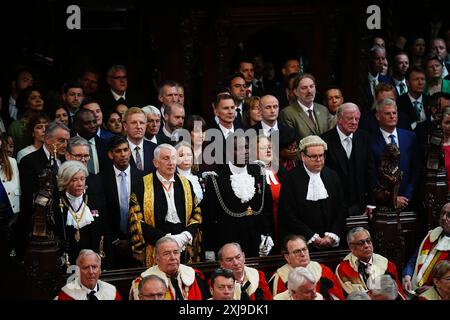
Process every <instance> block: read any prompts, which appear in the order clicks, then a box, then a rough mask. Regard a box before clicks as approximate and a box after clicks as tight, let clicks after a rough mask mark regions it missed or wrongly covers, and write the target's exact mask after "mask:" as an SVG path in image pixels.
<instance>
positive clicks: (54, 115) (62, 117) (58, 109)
mask: <svg viewBox="0 0 450 320" xmlns="http://www.w3.org/2000/svg"><path fill="white" fill-rule="evenodd" d="M50 118H51V120H52V121H54V120H57V121H59V122H62V123H64V124H65V125H66V126H67V127H68V128H69V129H72V118H71V117H70V112H69V109H67V107H66V106H65V105H63V104H59V105H57V106H55V107H54V108H53V110H52V111H51V112H50Z"/></svg>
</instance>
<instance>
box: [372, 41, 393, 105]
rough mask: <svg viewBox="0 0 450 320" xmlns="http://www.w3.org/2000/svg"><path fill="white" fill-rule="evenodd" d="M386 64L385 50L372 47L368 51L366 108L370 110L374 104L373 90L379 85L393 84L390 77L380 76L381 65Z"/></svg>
mask: <svg viewBox="0 0 450 320" xmlns="http://www.w3.org/2000/svg"><path fill="white" fill-rule="evenodd" d="M385 62H386V49H385V48H383V47H381V46H379V45H374V46H373V47H372V48H371V49H370V58H369V73H368V78H367V80H368V84H367V88H366V91H367V99H368V100H367V107H368V108H370V107H371V106H372V104H373V103H374V96H375V88H376V86H377V85H378V84H379V83H387V84H392V85H394V84H393V82H392V78H391V77H390V76H385V75H382V74H381V71H383V64H384V63H385Z"/></svg>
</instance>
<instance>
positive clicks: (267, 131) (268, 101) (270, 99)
mask: <svg viewBox="0 0 450 320" xmlns="http://www.w3.org/2000/svg"><path fill="white" fill-rule="evenodd" d="M259 108H260V109H261V118H262V119H261V122H259V123H257V124H256V125H254V126H253V129H255V130H257V132H258V133H259V130H263V132H264V135H265V136H266V137H269V136H270V135H271V134H272V133H273V132H275V131H278V129H279V127H280V126H281V123H278V113H279V111H280V106H279V104H278V99H277V98H275V97H274V96H272V95H265V96H263V97H261V100H260V101H259Z"/></svg>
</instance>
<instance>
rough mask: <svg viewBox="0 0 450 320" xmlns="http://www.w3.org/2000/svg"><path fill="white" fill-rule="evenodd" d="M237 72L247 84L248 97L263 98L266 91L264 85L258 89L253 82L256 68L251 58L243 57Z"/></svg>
mask: <svg viewBox="0 0 450 320" xmlns="http://www.w3.org/2000/svg"><path fill="white" fill-rule="evenodd" d="M237 72H239V73H241V74H242V75H243V76H244V79H245V83H246V86H247V88H246V91H245V95H246V97H255V96H257V97H261V96H262V95H263V94H264V89H263V88H262V85H261V86H259V87H257V86H255V85H253V80H254V79H255V68H254V64H253V59H251V58H249V57H243V58H241V59H240V61H239V65H238V69H237Z"/></svg>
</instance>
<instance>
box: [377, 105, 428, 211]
mask: <svg viewBox="0 0 450 320" xmlns="http://www.w3.org/2000/svg"><path fill="white" fill-rule="evenodd" d="M375 106H376V110H377V113H376V117H377V120H378V123H379V127H380V128H379V130H378V131H376V132H373V133H372V137H371V144H372V151H373V155H374V159H375V167H377V168H378V167H379V165H380V162H381V158H382V156H383V152H384V148H385V146H386V144H388V143H395V144H397V146H398V147H399V149H400V169H401V171H402V172H403V176H402V182H401V184H400V188H399V192H398V197H397V207H398V208H400V209H405V208H406V207H407V206H408V205H411V206H413V203H412V200H413V197H414V193H415V191H416V186H417V183H418V180H419V177H420V174H421V169H422V154H421V153H420V151H419V145H418V142H417V138H416V134H415V133H414V132H411V131H408V130H403V129H400V128H397V119H398V118H397V105H396V104H395V101H393V100H391V99H384V100H379V101H377V102H376V103H375Z"/></svg>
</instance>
